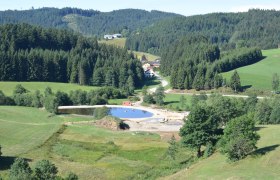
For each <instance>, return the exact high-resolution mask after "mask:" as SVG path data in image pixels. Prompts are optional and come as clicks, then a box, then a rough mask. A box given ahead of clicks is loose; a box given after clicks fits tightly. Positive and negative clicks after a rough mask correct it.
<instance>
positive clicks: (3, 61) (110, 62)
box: [0, 24, 144, 93]
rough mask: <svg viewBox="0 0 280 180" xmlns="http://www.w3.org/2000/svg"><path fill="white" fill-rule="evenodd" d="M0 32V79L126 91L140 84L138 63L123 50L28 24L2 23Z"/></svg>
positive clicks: (140, 69) (131, 55)
mask: <svg viewBox="0 0 280 180" xmlns="http://www.w3.org/2000/svg"><path fill="white" fill-rule="evenodd" d="M0 34H1V36H0V72H1V74H0V80H1V81H52V82H70V83H79V84H81V85H96V86H113V87H120V88H122V89H123V90H124V91H125V92H127V93H131V92H133V90H134V88H135V87H139V86H141V85H142V82H143V79H144V77H143V69H142V67H141V63H140V62H139V61H138V60H136V59H135V58H134V55H133V54H129V53H128V52H127V50H126V49H121V48H116V47H112V46H108V45H104V44H98V43H97V40H96V39H89V38H84V37H83V36H80V35H76V34H74V33H72V32H68V31H66V30H55V29H43V28H41V27H36V26H31V25H27V24H20V25H11V24H9V25H3V26H1V27H0Z"/></svg>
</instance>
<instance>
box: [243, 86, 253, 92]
mask: <svg viewBox="0 0 280 180" xmlns="http://www.w3.org/2000/svg"><path fill="white" fill-rule="evenodd" d="M251 87H252V85H245V86H242V91H246V90H247V89H249V88H251Z"/></svg>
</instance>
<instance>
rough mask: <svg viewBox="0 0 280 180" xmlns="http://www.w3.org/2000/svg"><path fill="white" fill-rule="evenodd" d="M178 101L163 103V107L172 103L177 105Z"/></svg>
mask: <svg viewBox="0 0 280 180" xmlns="http://www.w3.org/2000/svg"><path fill="white" fill-rule="evenodd" d="M178 102H179V101H168V102H164V105H169V104H173V103H178Z"/></svg>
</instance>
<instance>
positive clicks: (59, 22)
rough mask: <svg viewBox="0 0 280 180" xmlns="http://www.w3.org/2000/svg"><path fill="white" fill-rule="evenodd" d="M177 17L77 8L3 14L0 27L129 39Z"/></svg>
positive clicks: (136, 11) (129, 10) (163, 14)
mask: <svg viewBox="0 0 280 180" xmlns="http://www.w3.org/2000/svg"><path fill="white" fill-rule="evenodd" d="M178 16H180V15H177V14H174V13H166V12H160V11H150V12H149V11H145V10H139V9H122V10H116V11H112V12H100V11H95V10H82V9H77V8H63V9H57V8H41V9H30V10H24V11H12V10H7V11H0V24H7V23H13V24H15V23H28V24H32V25H39V26H42V27H47V28H50V27H52V28H64V29H69V30H73V31H75V32H79V33H81V34H83V35H85V36H93V35H97V36H100V35H104V34H106V33H123V35H127V34H129V33H130V32H131V31H134V30H136V29H138V28H139V29H142V28H143V27H147V26H150V25H152V24H154V23H155V22H158V21H160V20H162V19H168V18H171V17H178ZM42 20H43V21H42Z"/></svg>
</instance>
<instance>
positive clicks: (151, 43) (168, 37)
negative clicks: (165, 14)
mask: <svg viewBox="0 0 280 180" xmlns="http://www.w3.org/2000/svg"><path fill="white" fill-rule="evenodd" d="M279 22H280V11H275V10H259V9H252V10H249V11H248V12H243V13H212V14H206V15H196V16H189V17H175V18H172V19H166V20H162V21H160V22H158V23H155V24H154V25H153V26H150V27H146V28H144V29H143V30H142V31H141V32H140V33H139V32H135V33H133V34H132V35H131V36H130V37H129V38H128V39H127V42H126V46H127V48H128V49H131V50H136V51H144V52H150V53H154V54H160V55H161V53H162V52H164V51H165V50H166V49H167V48H170V45H171V47H172V46H174V45H176V43H178V42H177V41H178V40H180V39H182V38H183V37H189V36H194V35H201V36H204V37H206V38H207V39H208V40H209V41H210V42H211V43H213V44H219V46H220V48H221V49H222V50H228V49H232V48H235V47H245V46H247V47H259V48H261V49H271V48H276V47H278V44H280V35H279V34H280V23H279Z"/></svg>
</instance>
